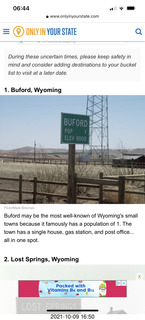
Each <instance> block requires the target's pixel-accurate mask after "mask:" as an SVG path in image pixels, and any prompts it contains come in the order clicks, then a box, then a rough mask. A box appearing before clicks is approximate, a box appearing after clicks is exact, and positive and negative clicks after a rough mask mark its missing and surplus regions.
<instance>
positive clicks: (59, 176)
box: [0, 162, 145, 203]
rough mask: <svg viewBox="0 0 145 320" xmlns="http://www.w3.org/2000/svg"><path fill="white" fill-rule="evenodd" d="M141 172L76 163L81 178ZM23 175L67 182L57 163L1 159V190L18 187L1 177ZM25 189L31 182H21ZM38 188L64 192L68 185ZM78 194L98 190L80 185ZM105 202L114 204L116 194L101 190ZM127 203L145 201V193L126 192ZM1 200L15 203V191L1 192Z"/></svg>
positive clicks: (26, 199)
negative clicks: (4, 160)
mask: <svg viewBox="0 0 145 320" xmlns="http://www.w3.org/2000/svg"><path fill="white" fill-rule="evenodd" d="M132 170H133V171H134V172H133V173H134V174H144V171H145V170H144V169H131V168H112V166H111V165H104V166H101V165H76V174H77V176H78V177H84V178H93V179H95V178H99V173H100V172H103V174H104V176H115V175H117V176H119V175H128V174H132ZM20 174H22V176H23V178H25V179H33V178H34V176H36V177H37V178H38V179H39V180H48V181H66V182H67V175H68V173H67V166H66V165H56V164H54V165H53V164H34V163H18V162H17V163H12V162H4V163H0V188H3V189H15V190H17V189H18V182H14V181H4V180H2V179H1V178H5V177H7V178H18V177H19V175H20ZM142 184H143V183H142V182H141V183H134V184H132V183H131V182H130V183H126V187H127V189H128V190H139V191H141V190H142V191H143V189H141V186H142ZM23 189H24V190H28V189H29V190H31V191H32V190H33V189H32V183H27V182H24V183H23ZM39 191H43V192H50V193H53V192H57V193H66V192H67V188H66V187H65V186H63V187H62V186H54V185H47V186H44V185H43V187H42V185H40V187H39ZM78 195H83V196H86V195H87V196H88V197H89V196H93V197H97V195H98V189H95V188H91V189H90V188H87V187H85V188H83V187H79V190H78ZM31 199H32V196H31V195H27V194H24V195H23V202H31ZM38 202H40V203H53V202H55V203H64V200H63V199H59V198H57V199H53V198H52V197H51V198H49V197H48V198H47V197H39V198H38ZM104 202H105V203H117V193H114V192H105V193H104ZM125 202H126V203H144V196H140V195H132V194H127V195H126V201H125ZM0 203H18V194H16V193H10V192H2V191H0ZM78 203H92V201H85V200H79V201H78Z"/></svg>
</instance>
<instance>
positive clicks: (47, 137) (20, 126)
mask: <svg viewBox="0 0 145 320" xmlns="http://www.w3.org/2000/svg"><path fill="white" fill-rule="evenodd" d="M86 104H87V96H60V95H57V96H22V95H21V96H0V137H1V138H0V150H2V149H3V150H11V149H16V148H21V147H25V146H31V147H32V146H33V145H34V140H35V141H36V145H37V147H38V148H39V147H42V148H67V147H68V146H67V145H64V144H63V145H61V144H60V122H61V121H60V120H61V112H67V113H76V114H77V113H78V114H85V113H86ZM108 113H109V115H108V116H109V118H108V122H109V147H110V148H112V149H118V148H119V149H120V148H122V146H123V147H124V148H126V149H132V148H145V141H144V140H145V96H108Z"/></svg>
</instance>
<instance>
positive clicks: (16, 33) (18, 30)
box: [13, 26, 24, 37]
mask: <svg viewBox="0 0 145 320" xmlns="http://www.w3.org/2000/svg"><path fill="white" fill-rule="evenodd" d="M13 34H14V36H15V37H22V36H23V34H24V28H23V27H21V26H17V27H15V28H14V29H13Z"/></svg>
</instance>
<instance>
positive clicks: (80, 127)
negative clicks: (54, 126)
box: [61, 113, 89, 144]
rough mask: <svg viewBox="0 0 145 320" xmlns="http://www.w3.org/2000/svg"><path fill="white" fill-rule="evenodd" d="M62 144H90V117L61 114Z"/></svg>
mask: <svg viewBox="0 0 145 320" xmlns="http://www.w3.org/2000/svg"><path fill="white" fill-rule="evenodd" d="M61 143H67V144H89V116H87V115H82V114H72V113H61Z"/></svg>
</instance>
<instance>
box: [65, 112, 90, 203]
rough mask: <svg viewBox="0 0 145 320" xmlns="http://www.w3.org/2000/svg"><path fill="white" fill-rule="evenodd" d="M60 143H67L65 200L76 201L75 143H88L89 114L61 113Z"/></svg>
mask: <svg viewBox="0 0 145 320" xmlns="http://www.w3.org/2000/svg"><path fill="white" fill-rule="evenodd" d="M61 143H67V144H69V155H68V192H67V195H68V197H67V202H68V203H76V181H75V144H89V116H87V115H80V114H72V113H61Z"/></svg>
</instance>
